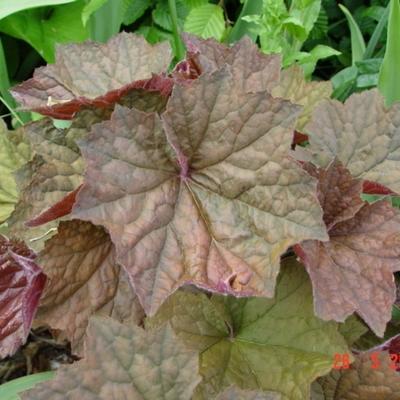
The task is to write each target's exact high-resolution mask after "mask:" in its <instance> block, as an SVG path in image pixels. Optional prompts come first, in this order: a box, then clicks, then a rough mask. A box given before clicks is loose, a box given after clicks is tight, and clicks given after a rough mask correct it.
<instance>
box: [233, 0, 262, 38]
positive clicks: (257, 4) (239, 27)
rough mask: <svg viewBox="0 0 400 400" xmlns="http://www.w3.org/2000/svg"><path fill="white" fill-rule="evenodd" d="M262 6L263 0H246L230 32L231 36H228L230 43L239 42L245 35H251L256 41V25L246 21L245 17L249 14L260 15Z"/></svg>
mask: <svg viewBox="0 0 400 400" xmlns="http://www.w3.org/2000/svg"><path fill="white" fill-rule="evenodd" d="M262 8H263V0H245V1H244V4H243V7H242V10H241V12H240V15H239V17H238V19H237V20H236V23H235V25H234V26H233V28H232V30H231V31H230V32H229V36H228V38H227V41H228V43H234V42H237V41H238V40H240V39H241V38H242V37H243V36H244V35H247V36H249V37H250V38H251V40H252V41H253V42H255V41H256V39H257V36H258V34H257V29H256V27H255V26H254V23H252V22H248V21H246V20H245V18H244V17H246V16H249V15H259V14H261V11H262Z"/></svg>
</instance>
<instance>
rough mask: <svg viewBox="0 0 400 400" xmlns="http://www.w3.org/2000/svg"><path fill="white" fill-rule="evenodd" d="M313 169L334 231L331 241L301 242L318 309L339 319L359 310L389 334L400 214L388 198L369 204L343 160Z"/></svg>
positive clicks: (398, 264) (330, 230) (399, 248)
mask: <svg viewBox="0 0 400 400" xmlns="http://www.w3.org/2000/svg"><path fill="white" fill-rule="evenodd" d="M308 170H309V172H310V173H311V174H313V175H314V176H316V177H317V178H318V179H319V185H318V197H319V199H320V202H321V204H322V207H323V208H324V220H325V223H326V224H327V228H328V233H329V242H321V241H306V242H304V243H301V244H300V245H299V246H296V249H297V250H298V251H297V252H298V254H299V256H300V257H301V258H302V260H303V262H304V264H305V266H306V268H307V271H308V273H309V274H310V277H311V281H312V283H313V288H314V299H315V311H316V313H317V315H318V316H320V317H321V318H323V319H335V320H336V321H344V319H345V318H346V317H347V316H348V315H350V314H352V313H353V312H354V311H356V312H357V313H358V314H359V315H360V316H361V317H362V318H363V319H364V321H365V322H366V323H367V324H368V325H369V326H370V328H371V329H372V330H373V331H374V332H375V333H376V334H377V335H378V336H383V333H384V331H385V327H386V323H387V322H388V321H389V320H390V318H391V309H392V304H393V303H394V301H395V298H396V297H395V296H396V287H395V283H394V277H393V272H394V271H398V270H399V269H400V261H399V256H400V246H399V244H400V215H399V212H398V211H397V210H396V209H394V208H393V207H392V206H391V205H390V203H389V202H387V201H385V200H382V201H378V202H376V203H373V204H368V203H363V202H362V201H361V200H360V198H359V195H360V194H361V188H362V185H361V183H360V181H357V180H354V179H353V178H352V177H351V175H350V173H349V172H348V171H347V170H346V169H344V168H343V166H342V165H341V164H340V163H339V162H337V161H334V162H332V163H331V164H330V165H329V166H328V168H327V169H326V170H324V169H319V170H316V169H314V171H312V170H311V169H308ZM357 192H358V195H357Z"/></svg>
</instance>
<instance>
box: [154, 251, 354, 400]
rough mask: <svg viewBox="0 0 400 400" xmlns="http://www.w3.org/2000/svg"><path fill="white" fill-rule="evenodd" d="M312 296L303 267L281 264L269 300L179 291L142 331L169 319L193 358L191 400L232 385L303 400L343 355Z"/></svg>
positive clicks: (343, 348)
mask: <svg viewBox="0 0 400 400" xmlns="http://www.w3.org/2000/svg"><path fill="white" fill-rule="evenodd" d="M312 298H313V296H312V290H311V285H310V281H309V279H308V277H307V274H306V273H305V271H304V268H303V267H302V265H301V264H299V263H297V262H296V261H295V260H294V258H292V259H286V260H285V261H284V263H283V265H282V269H281V273H280V275H279V278H278V283H277V288H276V293H275V297H274V298H273V299H265V298H246V299H237V298H233V297H224V296H213V297H211V298H209V297H207V296H206V295H204V294H202V293H197V294H194V293H189V292H183V291H178V292H177V293H176V294H174V295H173V296H172V297H171V298H170V299H169V300H168V301H167V303H166V304H165V305H164V306H163V307H162V308H161V309H160V311H159V313H158V314H157V315H156V316H155V317H154V318H153V319H150V320H149V321H148V322H147V326H148V327H152V326H153V327H157V326H158V325H159V324H161V325H163V324H164V323H165V322H166V321H169V322H170V323H171V326H172V328H173V329H174V331H175V333H176V334H177V336H178V337H179V338H180V339H181V340H182V341H183V342H184V343H185V344H186V345H187V346H189V347H191V348H193V349H196V350H197V351H199V352H200V374H201V375H202V377H203V381H202V383H201V384H200V386H199V388H198V390H197V393H196V395H195V397H194V399H196V400H203V399H204V400H207V399H211V398H214V396H215V395H217V394H218V393H219V392H221V391H223V390H224V389H225V388H226V387H229V386H231V385H237V386H239V387H240V388H242V389H256V390H264V391H273V392H277V393H279V394H280V395H281V399H282V400H304V399H308V398H309V391H310V384H311V382H312V381H313V380H314V379H315V378H316V377H318V376H321V375H324V374H326V373H327V372H329V371H330V369H331V367H332V360H333V355H334V353H346V352H348V349H347V345H346V343H345V340H344V339H343V337H342V335H341V334H340V333H339V331H338V327H339V324H337V323H335V322H325V321H322V320H320V319H319V318H317V317H316V316H315V315H314V311H313V305H312V302H313V299H312Z"/></svg>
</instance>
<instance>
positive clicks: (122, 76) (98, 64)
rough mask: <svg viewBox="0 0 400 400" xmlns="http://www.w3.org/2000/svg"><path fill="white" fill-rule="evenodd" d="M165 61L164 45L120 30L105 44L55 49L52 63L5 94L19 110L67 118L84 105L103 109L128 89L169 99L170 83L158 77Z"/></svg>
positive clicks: (166, 47)
mask: <svg viewBox="0 0 400 400" xmlns="http://www.w3.org/2000/svg"><path fill="white" fill-rule="evenodd" d="M170 61H171V51H170V48H169V45H168V44H166V43H161V44H156V45H154V46H151V45H150V44H148V43H147V42H146V40H145V39H144V38H143V37H141V36H136V35H133V34H129V33H125V32H123V33H121V34H119V35H118V36H116V37H114V38H112V39H110V40H109V41H108V42H107V43H105V44H100V43H94V42H85V43H81V44H70V45H65V46H60V47H59V48H58V51H57V55H56V63H55V64H53V65H47V66H46V67H41V68H38V69H37V70H36V71H35V73H34V76H33V78H32V79H29V80H27V81H26V82H23V83H21V84H19V85H18V86H16V87H14V88H13V89H12V90H11V93H12V95H13V96H14V97H15V99H16V100H17V101H18V102H19V103H21V104H22V106H23V107H24V108H25V109H29V110H31V111H36V112H39V113H41V114H43V115H48V116H51V117H54V118H60V119H70V118H72V117H73V116H74V114H75V113H76V112H77V111H79V110H80V109H81V108H82V107H84V106H95V107H99V108H107V107H109V106H110V105H111V104H114V103H116V102H117V101H118V100H119V99H121V98H122V97H123V96H125V95H127V94H128V93H129V92H131V91H132V90H134V89H146V90H154V91H159V92H161V93H163V94H164V95H169V93H170V91H171V88H172V81H171V79H170V78H168V77H166V76H165V75H163V74H162V73H163V72H164V71H166V70H167V68H168V65H169V63H170Z"/></svg>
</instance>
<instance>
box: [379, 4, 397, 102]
mask: <svg viewBox="0 0 400 400" xmlns="http://www.w3.org/2000/svg"><path fill="white" fill-rule="evenodd" d="M399 26H400V4H399V0H391V2H390V13H389V25H388V33H387V43H386V52H385V56H384V58H383V62H382V66H381V70H380V72H379V82H378V88H379V90H380V91H381V93H382V94H383V96H384V97H385V101H386V105H387V106H390V105H391V104H393V103H394V102H396V101H399V100H400V80H399V79H398V78H399V65H400V40H399V34H400V31H399Z"/></svg>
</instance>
